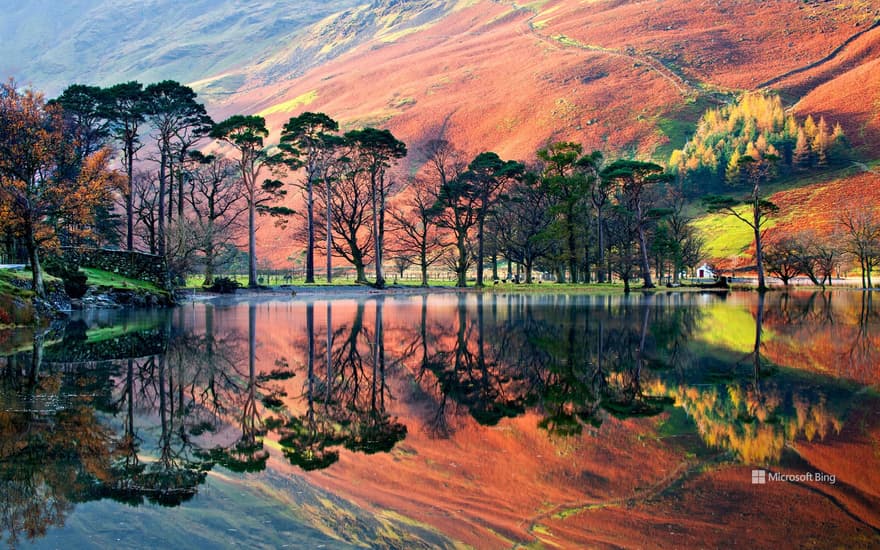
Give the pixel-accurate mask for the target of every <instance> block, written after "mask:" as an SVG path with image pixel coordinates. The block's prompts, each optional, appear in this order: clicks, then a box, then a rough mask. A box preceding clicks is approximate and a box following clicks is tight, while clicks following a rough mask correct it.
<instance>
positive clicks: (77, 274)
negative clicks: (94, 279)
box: [44, 256, 89, 299]
mask: <svg viewBox="0 0 880 550" xmlns="http://www.w3.org/2000/svg"><path fill="white" fill-rule="evenodd" d="M44 269H45V270H46V273H48V274H49V275H53V276H55V277H58V278H59V279H61V280H62V282H63V283H64V292H66V293H67V295H68V296H69V297H71V298H74V299H77V298H82V297H83V296H85V294H86V291H87V290H88V289H89V285H88V284H86V281H88V279H89V278H88V276H87V275H86V274H85V273H83V272H82V271H80V270H79V266H78V265H71V264H69V263H66V262H65V261H64V260H63V259H62V258H60V257H57V256H51V257H49V258H46V261H45V262H44Z"/></svg>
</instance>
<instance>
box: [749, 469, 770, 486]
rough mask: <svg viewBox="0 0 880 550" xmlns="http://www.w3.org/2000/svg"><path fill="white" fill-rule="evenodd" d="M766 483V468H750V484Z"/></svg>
mask: <svg viewBox="0 0 880 550" xmlns="http://www.w3.org/2000/svg"><path fill="white" fill-rule="evenodd" d="M765 483H767V471H766V470H752V485H764V484H765Z"/></svg>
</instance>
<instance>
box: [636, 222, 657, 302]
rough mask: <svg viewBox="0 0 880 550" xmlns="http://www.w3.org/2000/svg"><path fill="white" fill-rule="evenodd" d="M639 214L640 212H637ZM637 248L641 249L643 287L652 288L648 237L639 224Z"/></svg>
mask: <svg viewBox="0 0 880 550" xmlns="http://www.w3.org/2000/svg"><path fill="white" fill-rule="evenodd" d="M639 214H640V215H641V212H640V213H639ZM639 248H641V249H642V276H643V277H644V278H645V280H644V284H643V285H642V286H643V288H654V283H653V282H652V281H651V264H650V263H649V262H648V238H647V236H646V235H645V228H644V227H642V226H641V224H640V225H639Z"/></svg>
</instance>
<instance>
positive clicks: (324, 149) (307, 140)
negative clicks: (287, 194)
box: [279, 112, 339, 283]
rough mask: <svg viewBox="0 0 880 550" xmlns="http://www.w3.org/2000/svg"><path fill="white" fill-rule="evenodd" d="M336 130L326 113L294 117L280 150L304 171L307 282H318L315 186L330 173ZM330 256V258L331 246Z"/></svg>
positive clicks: (285, 131) (285, 129) (287, 126)
mask: <svg viewBox="0 0 880 550" xmlns="http://www.w3.org/2000/svg"><path fill="white" fill-rule="evenodd" d="M337 130H339V124H338V123H337V122H336V121H335V120H333V119H332V118H330V117H329V116H327V115H325V114H324V113H311V112H305V113H302V114H301V115H299V116H296V117H292V118H291V119H290V120H289V121H288V122H287V124H285V125H284V129H283V130H282V132H281V143H280V144H279V148H280V149H281V150H282V151H283V152H284V154H285V155H286V157H287V158H288V162H289V163H292V164H291V165H290V168H292V169H299V168H303V169H304V171H305V174H304V180H303V183H302V187H303V190H304V191H305V194H306V233H307V237H306V238H307V244H306V283H314V282H315V213H314V212H315V197H314V194H315V186H316V185H317V184H318V183H320V182H321V180H322V179H324V177H323V176H324V175H325V174H326V172H327V170H328V167H327V166H326V164H327V162H328V157H329V155H328V152H329V151H330V150H331V149H332V147H333V145H334V140H333V138H332V135H333V133H334V132H336V131H337ZM329 234H330V233H329V232H328V235H329ZM327 254H328V258H329V255H330V250H329V247H328V250H327ZM329 272H330V267H329V266H328V274H329ZM328 276H329V275H328Z"/></svg>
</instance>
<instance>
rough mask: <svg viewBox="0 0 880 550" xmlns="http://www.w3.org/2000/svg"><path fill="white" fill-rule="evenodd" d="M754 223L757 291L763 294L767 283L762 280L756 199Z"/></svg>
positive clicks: (758, 211) (762, 259)
mask: <svg viewBox="0 0 880 550" xmlns="http://www.w3.org/2000/svg"><path fill="white" fill-rule="evenodd" d="M754 221H755V225H754V227H753V229H754V230H755V266H756V268H757V270H758V290H759V291H761V292H763V291H765V290H767V283H766V281H765V280H764V250H763V246H762V244H761V225H760V222H761V212H760V210H758V199H757V198H756V199H755V204H754Z"/></svg>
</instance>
